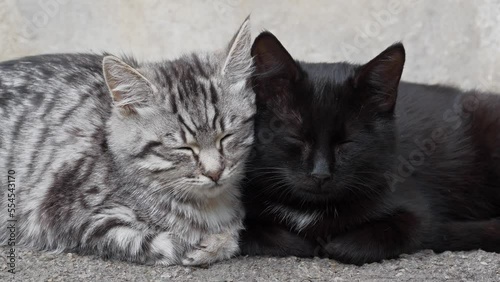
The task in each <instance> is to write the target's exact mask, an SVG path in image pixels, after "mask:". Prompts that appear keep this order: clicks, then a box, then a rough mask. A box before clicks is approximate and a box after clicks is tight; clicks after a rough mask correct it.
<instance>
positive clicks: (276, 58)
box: [251, 31, 301, 95]
mask: <svg viewBox="0 0 500 282" xmlns="http://www.w3.org/2000/svg"><path fill="white" fill-rule="evenodd" d="M251 54H252V57H253V59H254V65H255V79H254V87H256V90H257V94H258V95H266V93H269V94H274V95H276V94H279V93H280V92H283V91H280V89H281V90H283V89H282V88H283V86H284V85H286V84H289V83H293V82H295V81H297V80H298V79H299V78H300V75H301V72H300V69H299V66H298V65H297V63H296V62H295V60H294V59H293V58H292V56H290V54H289V53H288V52H287V51H286V49H285V47H283V45H281V43H280V42H279V40H278V39H277V38H276V37H275V36H274V35H273V34H272V33H270V32H267V31H265V32H262V33H261V34H259V36H257V38H256V39H255V41H254V43H253V45H252V51H251Z"/></svg>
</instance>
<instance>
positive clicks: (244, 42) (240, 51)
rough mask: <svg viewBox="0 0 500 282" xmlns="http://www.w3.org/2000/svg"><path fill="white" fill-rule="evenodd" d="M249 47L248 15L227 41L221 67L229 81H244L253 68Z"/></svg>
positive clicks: (250, 42) (250, 38)
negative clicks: (224, 57)
mask: <svg viewBox="0 0 500 282" xmlns="http://www.w3.org/2000/svg"><path fill="white" fill-rule="evenodd" d="M251 47H252V32H251V29H250V16H248V17H247V18H246V19H245V21H244V22H243V23H242V24H241V26H240V28H239V29H238V32H236V34H235V35H234V36H233V39H231V41H230V42H229V45H228V47H227V55H226V59H225V61H224V65H223V67H222V75H224V76H226V77H227V78H228V79H229V80H230V81H231V82H239V81H246V80H247V79H248V78H249V77H250V75H251V74H252V70H253V61H252V57H251V56H250V48H251Z"/></svg>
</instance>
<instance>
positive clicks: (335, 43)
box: [0, 0, 500, 92]
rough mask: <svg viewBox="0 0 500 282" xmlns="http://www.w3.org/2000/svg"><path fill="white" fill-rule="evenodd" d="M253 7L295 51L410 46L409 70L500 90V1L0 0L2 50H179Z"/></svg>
mask: <svg viewBox="0 0 500 282" xmlns="http://www.w3.org/2000/svg"><path fill="white" fill-rule="evenodd" d="M250 12H251V13H252V21H253V30H254V31H255V34H257V32H258V31H260V30H262V29H269V30H270V31H272V32H273V33H275V34H276V35H277V36H278V38H280V40H281V41H282V42H283V44H284V45H285V47H287V48H288V50H289V51H290V52H291V54H292V55H293V56H295V57H296V58H300V59H304V60H311V61H339V60H348V61H355V62H363V61H365V60H368V59H369V58H370V57H372V56H374V55H376V54H377V53H378V52H380V51H381V50H383V49H384V48H385V47H386V46H388V45H389V44H391V43H393V42H395V41H399V40H402V41H403V42H404V43H405V45H406V48H407V58H408V59H407V65H406V69H405V73H404V79H406V80H409V81H418V82H428V83H437V82H440V83H450V84H455V85H459V86H462V87H465V88H471V87H478V88H481V89H484V90H494V91H497V92H498V91H500V1H498V0H477V1H470V0H462V1H458V0H457V1H451V0H402V1H398V0H388V1H381V0H375V1H373V0H372V1H369V0H359V1H343V0H317V1H299V0H295V1H271V0H267V1H245V0H222V1H208V0H199V1H195V0H191V1H160V0H142V1H139V0H136V1H133V0H123V1H118V0H90V1H83V0H82V1H72V0H0V36H1V37H0V40H1V41H0V42H1V44H0V60H6V59H11V58H15V57H20V56H25V55H33V54H40V53H55V52H77V51H78V52H81V51H96V52H98V51H103V50H106V51H110V52H114V53H120V52H126V53H132V54H135V55H136V56H137V57H139V58H143V59H149V58H174V57H176V56H178V55H179V54H181V53H183V52H187V51H192V50H198V49H216V48H219V47H221V46H223V45H225V44H226V42H227V41H228V40H229V39H230V37H231V35H232V33H233V32H235V31H236V29H237V27H238V25H239V24H240V22H241V21H242V20H243V19H244V18H245V16H246V15H247V14H248V13H250Z"/></svg>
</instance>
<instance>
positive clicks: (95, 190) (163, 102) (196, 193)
mask: <svg viewBox="0 0 500 282" xmlns="http://www.w3.org/2000/svg"><path fill="white" fill-rule="evenodd" d="M250 47H251V37H250V27H249V20H248V19H247V20H246V21H245V22H244V23H243V25H242V26H241V27H240V30H239V31H238V32H237V34H236V35H235V36H234V38H233V40H232V41H231V43H230V44H229V46H228V48H227V49H225V50H224V51H223V52H214V53H209V54H191V55H188V56H184V57H182V58H180V59H177V60H174V61H165V62H159V63H137V62H136V61H135V60H133V59H130V58H124V59H123V60H121V59H119V58H117V57H113V56H106V57H103V56H98V55H84V54H81V55H45V56H36V57H29V58H23V59H19V60H15V61H8V62H4V63H0V120H1V122H2V126H1V128H0V136H1V139H0V148H1V149H0V171H1V172H2V173H3V174H4V175H3V176H2V177H1V179H0V184H1V189H0V191H1V196H2V199H1V208H2V211H1V212H0V220H1V222H2V224H3V226H2V227H1V228H0V242H1V243H2V244H4V245H5V244H8V243H9V237H10V236H11V234H10V233H9V232H8V230H7V226H8V224H9V223H8V222H7V221H8V219H11V218H10V217H9V213H8V211H7V210H8V209H7V203H9V202H8V198H9V197H12V195H9V196H8V195H7V194H12V193H10V192H7V187H8V183H7V173H8V172H9V171H10V173H12V172H13V171H14V172H15V173H14V174H13V176H15V187H16V188H15V192H14V196H13V197H15V204H16V207H15V218H16V219H17V222H16V223H15V224H16V228H17V234H15V236H16V238H15V241H16V244H17V245H19V244H22V245H27V246H30V247H34V248H38V249H44V250H53V251H56V252H63V251H69V252H77V253H80V254H95V255H99V256H101V257H105V258H113V259H121V260H127V261H132V262H137V263H147V264H150V263H155V264H163V265H172V264H184V265H200V264H209V263H213V262H215V261H218V260H222V259H227V258H229V257H231V256H233V255H234V254H236V253H237V251H238V247H237V246H238V233H239V231H240V230H241V228H242V217H243V213H244V212H243V209H242V206H241V203H240V190H239V184H238V183H239V180H240V179H241V177H242V172H243V168H244V162H245V159H246V157H247V155H248V153H249V150H250V147H251V145H252V143H253V116H254V114H255V97H254V93H253V91H252V90H251V88H250V86H249V83H247V82H248V78H249V76H250V74H251V72H252V58H251V56H250ZM9 183H10V182H9Z"/></svg>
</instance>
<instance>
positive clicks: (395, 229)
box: [318, 211, 422, 265]
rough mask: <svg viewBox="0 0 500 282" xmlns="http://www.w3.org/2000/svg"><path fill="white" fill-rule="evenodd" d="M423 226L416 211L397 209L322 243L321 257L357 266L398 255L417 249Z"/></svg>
mask: <svg viewBox="0 0 500 282" xmlns="http://www.w3.org/2000/svg"><path fill="white" fill-rule="evenodd" d="M420 226H421V222H420V220H419V218H418V217H417V216H415V215H414V214H412V213H410V212H406V211H401V212H397V213H394V214H392V215H390V216H387V217H384V218H381V219H378V220H374V221H370V222H367V223H365V224H364V225H361V226H359V227H356V228H354V229H353V230H350V231H348V232H347V233H343V234H339V235H337V236H335V237H333V238H328V239H327V240H325V242H323V243H321V245H322V252H324V253H323V254H322V256H326V257H329V258H332V259H335V260H338V261H340V262H343V263H351V264H357V265H362V264H364V263H370V262H376V261H381V260H383V259H390V258H395V257H397V256H399V255H400V254H402V253H409V252H413V251H415V250H416V249H417V248H418V246H419V245H420V238H421V234H422V232H421V231H420ZM318 241H321V240H318Z"/></svg>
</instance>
